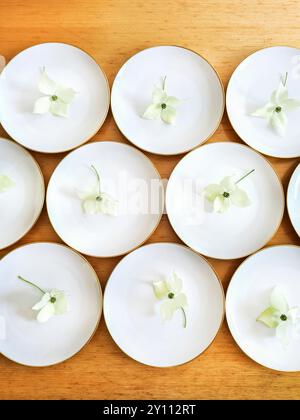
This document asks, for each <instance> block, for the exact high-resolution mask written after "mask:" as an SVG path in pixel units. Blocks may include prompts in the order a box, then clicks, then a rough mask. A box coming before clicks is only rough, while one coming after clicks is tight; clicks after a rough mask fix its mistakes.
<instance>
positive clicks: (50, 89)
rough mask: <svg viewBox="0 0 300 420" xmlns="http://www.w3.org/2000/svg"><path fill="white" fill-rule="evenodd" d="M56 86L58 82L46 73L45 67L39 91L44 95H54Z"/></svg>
mask: <svg viewBox="0 0 300 420" xmlns="http://www.w3.org/2000/svg"><path fill="white" fill-rule="evenodd" d="M56 87H57V85H56V83H55V82H54V81H53V80H52V79H50V77H49V76H48V74H47V73H46V70H45V69H44V70H43V71H42V74H41V77H40V80H39V84H38V88H39V91H40V92H41V93H43V94H44V95H54V93H55V90H56Z"/></svg>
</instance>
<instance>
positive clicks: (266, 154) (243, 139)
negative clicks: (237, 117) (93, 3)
mask: <svg viewBox="0 0 300 420" xmlns="http://www.w3.org/2000/svg"><path fill="white" fill-rule="evenodd" d="M272 48H292V49H295V50H299V53H300V49H299V48H298V47H292V46H289V45H273V46H271V47H266V48H261V49H259V50H256V51H254V52H253V53H251V54H249V55H248V56H247V57H246V58H244V60H242V61H241V62H240V63H239V64H238V66H237V67H236V68H235V70H234V72H233V73H232V75H231V77H230V79H229V82H228V85H227V89H226V111H227V116H228V119H229V122H230V124H231V126H232V128H233V129H234V131H235V132H236V134H237V135H238V136H239V138H240V139H241V140H242V141H243V142H244V143H246V144H247V145H248V146H249V147H251V148H252V149H254V150H256V151H257V152H259V153H262V154H264V155H265V156H269V157H274V158H278V159H293V158H297V157H299V156H300V152H299V154H296V155H292V156H278V155H270V154H268V153H266V152H263V151H261V150H259V149H257V148H256V147H254V146H252V145H250V144H249V142H248V141H247V140H245V138H243V137H242V136H241V135H240V134H239V132H238V130H237V129H236V127H235V125H234V124H233V123H232V120H231V117H230V114H229V112H228V89H229V88H230V85H231V83H232V79H233V77H234V76H235V74H236V72H237V71H238V69H239V67H240V66H241V65H242V64H243V63H244V62H245V61H246V60H248V58H249V57H252V56H253V55H255V54H257V53H258V52H260V51H265V50H270V49H272Z"/></svg>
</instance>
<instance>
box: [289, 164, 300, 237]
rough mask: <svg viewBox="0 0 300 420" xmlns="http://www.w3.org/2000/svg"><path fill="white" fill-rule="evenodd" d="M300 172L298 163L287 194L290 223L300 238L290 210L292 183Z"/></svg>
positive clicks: (299, 232)
mask: <svg viewBox="0 0 300 420" xmlns="http://www.w3.org/2000/svg"><path fill="white" fill-rule="evenodd" d="M299 171H300V163H298V165H297V166H296V167H295V169H294V170H293V173H292V175H291V177H290V180H289V183H288V187H287V192H286V208H287V213H288V216H289V219H290V222H291V224H292V226H293V229H294V231H295V232H296V234H297V235H298V236H299V237H300V231H299V230H298V229H296V226H295V224H294V222H293V218H292V216H291V210H290V204H289V203H290V199H291V198H290V197H291V189H292V185H291V184H292V181H293V180H294V177H295V176H296V173H297V172H299Z"/></svg>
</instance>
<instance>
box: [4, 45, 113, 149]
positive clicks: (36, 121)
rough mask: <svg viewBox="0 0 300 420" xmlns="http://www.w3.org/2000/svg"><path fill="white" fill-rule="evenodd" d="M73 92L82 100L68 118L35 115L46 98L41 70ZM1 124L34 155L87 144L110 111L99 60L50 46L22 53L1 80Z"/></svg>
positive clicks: (75, 50)
mask: <svg viewBox="0 0 300 420" xmlns="http://www.w3.org/2000/svg"><path fill="white" fill-rule="evenodd" d="M43 67H45V69H46V71H47V73H48V75H49V77H51V78H52V79H53V80H54V81H56V82H58V83H61V84H63V85H66V86H69V87H72V88H73V89H74V90H76V92H78V93H77V95H76V97H75V99H74V102H73V103H72V104H71V108H70V116H69V118H63V117H56V116H53V115H52V114H50V113H48V114H44V115H37V114H33V112H32V110H33V105H34V102H35V100H36V99H37V98H39V97H40V96H43V95H42V94H41V93H40V92H39V91H38V88H37V84H38V81H39V78H40V71H41V69H42V68H43ZM0 91H1V95H0V121H1V124H2V125H3V127H4V129H5V130H6V131H7V132H8V134H9V135H10V136H11V137H13V138H14V139H15V140H16V141H17V142H18V143H21V144H22V145H23V146H25V147H27V148H28V149H31V150H36V151H39V152H44V153H58V152H64V151H67V150H70V149H73V148H74V147H77V146H79V145H81V144H83V143H85V142H86V141H88V140H89V139H90V138H91V137H92V136H93V135H94V134H96V132H97V131H98V130H99V129H100V127H101V126H102V124H103V122H104V120H105V118H106V115H107V112H108V109H109V96H110V94H109V85H108V81H107V79H106V76H105V74H104V72H103V71H102V69H101V68H100V67H99V65H98V64H97V63H96V61H95V60H94V59H93V58H92V57H91V56H89V55H88V54H87V53H85V52H84V51H82V50H81V49H79V48H76V47H74V46H72V45H68V44H61V43H47V44H40V45H35V46H33V47H31V48H28V49H26V50H24V51H22V52H21V53H19V54H18V55H17V56H16V57H15V58H13V59H12V60H11V61H10V62H9V63H8V64H7V65H6V67H5V69H4V70H3V72H2V73H1V77H0Z"/></svg>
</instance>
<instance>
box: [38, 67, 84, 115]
mask: <svg viewBox="0 0 300 420" xmlns="http://www.w3.org/2000/svg"><path fill="white" fill-rule="evenodd" d="M38 89H39V91H40V92H41V93H42V94H44V95H45V96H42V97H41V98H39V99H37V100H36V101H35V104H34V109H33V112H34V114H46V113H47V112H51V113H52V114H53V115H58V116H60V117H68V116H69V109H70V104H71V103H72V102H73V100H74V97H75V95H76V92H75V90H73V89H72V88H69V87H65V86H63V85H60V84H58V83H56V82H54V81H53V80H52V79H50V77H49V76H48V75H47V73H46V70H45V69H43V71H42V74H41V77H40V80H39V83H38Z"/></svg>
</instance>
